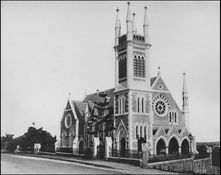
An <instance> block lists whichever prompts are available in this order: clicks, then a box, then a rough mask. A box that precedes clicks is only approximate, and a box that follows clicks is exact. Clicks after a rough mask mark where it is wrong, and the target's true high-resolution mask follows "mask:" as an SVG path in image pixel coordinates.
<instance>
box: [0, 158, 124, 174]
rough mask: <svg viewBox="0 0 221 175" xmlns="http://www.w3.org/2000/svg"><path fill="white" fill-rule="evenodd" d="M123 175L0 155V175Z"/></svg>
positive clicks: (120, 171)
mask: <svg viewBox="0 0 221 175" xmlns="http://www.w3.org/2000/svg"><path fill="white" fill-rule="evenodd" d="M26 173H28V174H43V173H44V174H123V173H125V172H123V171H122V170H114V169H109V168H102V167H95V166H91V165H84V164H80V163H72V162H65V161H59V160H52V159H45V158H39V157H28V156H20V155H12V154H1V174H26Z"/></svg>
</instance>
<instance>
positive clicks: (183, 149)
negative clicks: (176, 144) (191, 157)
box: [181, 139, 189, 154]
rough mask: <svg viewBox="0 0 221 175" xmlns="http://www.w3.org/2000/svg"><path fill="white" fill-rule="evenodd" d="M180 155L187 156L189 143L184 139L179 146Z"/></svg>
mask: <svg viewBox="0 0 221 175" xmlns="http://www.w3.org/2000/svg"><path fill="white" fill-rule="evenodd" d="M181 154H189V142H188V141H187V140H186V139H184V140H183V142H182V144H181Z"/></svg>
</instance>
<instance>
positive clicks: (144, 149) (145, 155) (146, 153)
mask: <svg viewBox="0 0 221 175" xmlns="http://www.w3.org/2000/svg"><path fill="white" fill-rule="evenodd" d="M142 152H143V156H142V161H141V165H140V166H141V167H142V168H147V167H148V159H149V150H148V146H147V143H142Z"/></svg>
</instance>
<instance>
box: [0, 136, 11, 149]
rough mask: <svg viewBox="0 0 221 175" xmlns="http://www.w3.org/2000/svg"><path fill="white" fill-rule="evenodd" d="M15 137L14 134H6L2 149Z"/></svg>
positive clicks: (2, 138) (2, 139) (2, 140)
mask: <svg viewBox="0 0 221 175" xmlns="http://www.w3.org/2000/svg"><path fill="white" fill-rule="evenodd" d="M13 136H14V134H7V133H5V136H2V137H1V149H4V148H5V145H6V143H7V142H9V141H11V140H13Z"/></svg>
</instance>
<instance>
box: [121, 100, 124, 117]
mask: <svg viewBox="0 0 221 175" xmlns="http://www.w3.org/2000/svg"><path fill="white" fill-rule="evenodd" d="M124 104H125V102H124V98H122V106H121V107H122V114H124Z"/></svg>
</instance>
